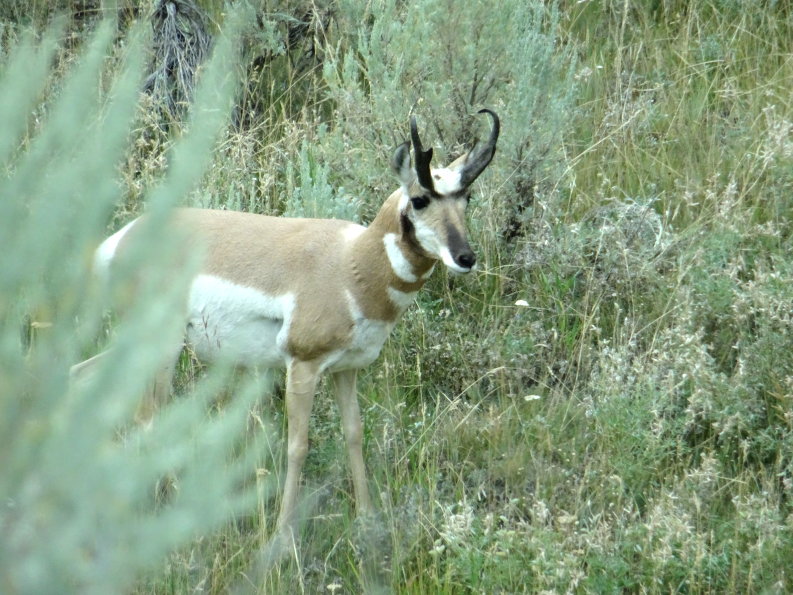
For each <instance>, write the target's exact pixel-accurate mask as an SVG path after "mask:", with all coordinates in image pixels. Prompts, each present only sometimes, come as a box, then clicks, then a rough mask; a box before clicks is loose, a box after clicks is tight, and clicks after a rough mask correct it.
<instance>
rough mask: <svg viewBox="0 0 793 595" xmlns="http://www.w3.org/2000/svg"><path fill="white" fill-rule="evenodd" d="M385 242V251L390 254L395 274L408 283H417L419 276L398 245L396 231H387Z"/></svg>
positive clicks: (384, 237)
mask: <svg viewBox="0 0 793 595" xmlns="http://www.w3.org/2000/svg"><path fill="white" fill-rule="evenodd" d="M383 244H385V253H386V255H388V262H390V263H391V269H392V270H393V271H394V274H395V275H396V276H397V277H399V278H400V279H402V280H403V281H405V282H406V283H415V282H416V281H418V277H416V274H415V273H414V272H413V265H412V264H410V261H409V260H408V259H407V258H405V255H404V254H403V253H402V250H400V249H399V246H397V236H396V234H395V233H387V234H385V235H384V236H383Z"/></svg>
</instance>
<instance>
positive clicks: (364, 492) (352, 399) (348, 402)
mask: <svg viewBox="0 0 793 595" xmlns="http://www.w3.org/2000/svg"><path fill="white" fill-rule="evenodd" d="M356 373H357V370H344V371H342V372H336V373H335V374H334V375H333V381H334V384H335V385H336V403H337V404H338V406H339V412H340V414H341V424H342V428H343V430H344V438H345V440H346V442H347V457H348V458H349V461H350V472H351V474H352V486H353V490H354V491H355V502H356V504H357V508H358V514H359V515H362V514H365V513H367V512H369V511H370V510H371V508H372V503H371V500H370V499H369V487H368V485H367V481H366V468H365V467H364V463H363V452H362V446H363V424H362V423H361V412H360V409H359V407H358V395H357V394H356V391H355V380H356Z"/></svg>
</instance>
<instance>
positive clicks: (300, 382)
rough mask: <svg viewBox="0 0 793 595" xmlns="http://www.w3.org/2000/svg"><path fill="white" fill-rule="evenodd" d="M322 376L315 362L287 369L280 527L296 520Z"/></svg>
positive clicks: (286, 527)
mask: <svg viewBox="0 0 793 595" xmlns="http://www.w3.org/2000/svg"><path fill="white" fill-rule="evenodd" d="M318 379H319V365H318V364H317V363H316V362H303V361H297V360H294V361H292V362H291V363H290V365H289V367H288V369H287V373H286V416H287V425H288V430H287V431H288V435H289V436H288V439H287V451H286V452H287V454H286V457H287V458H286V461H287V464H286V465H287V466H286V481H285V482H284V493H283V498H282V499H281V513H280V514H279V516H278V527H277V528H278V530H279V532H281V533H283V532H285V531H288V530H291V529H292V528H293V523H294V520H295V519H294V514H295V508H296V506H297V495H298V491H299V488H300V474H301V471H302V469H303V462H304V461H305V460H306V455H307V454H308V422H309V418H310V417H311V408H312V406H313V405H314V393H315V391H316V389H317V381H318Z"/></svg>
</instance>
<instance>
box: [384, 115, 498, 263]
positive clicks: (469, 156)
mask: <svg viewBox="0 0 793 595" xmlns="http://www.w3.org/2000/svg"><path fill="white" fill-rule="evenodd" d="M479 113H486V114H488V115H489V116H490V117H491V118H492V119H493V127H492V129H491V131H490V138H488V140H487V142H486V143H485V144H484V145H482V146H481V147H475V148H474V149H472V150H471V151H469V152H468V153H466V154H465V155H463V156H461V157H459V158H458V159H456V160H455V161H454V162H452V163H451V164H449V165H448V166H447V167H442V168H439V169H432V168H430V160H431V159H432V149H431V148H430V149H427V150H426V151H425V150H424V148H423V147H422V145H421V139H420V138H419V133H418V128H417V127H416V118H415V117H412V118H411V119H410V135H411V138H412V141H413V152H414V154H415V159H416V167H415V169H414V168H413V167H411V163H410V143H404V144H403V145H402V146H400V147H399V148H398V149H397V150H396V153H394V158H393V162H392V166H393V169H394V171H395V172H396V174H397V175H398V176H399V179H400V182H401V183H402V196H401V198H400V201H399V214H400V219H401V222H402V231H403V233H404V234H406V235H407V236H408V237H409V238H410V239H411V240H412V241H413V243H414V244H415V245H416V246H417V247H418V248H419V249H420V251H421V252H423V253H424V254H425V255H426V256H429V257H430V258H433V259H436V260H441V261H443V264H445V265H446V266H447V267H448V268H449V269H450V270H452V271H454V272H457V273H468V272H470V271H471V270H473V268H474V266H475V265H476V255H475V254H474V252H473V250H471V246H470V245H469V243H468V232H467V230H466V227H465V207H466V206H467V205H468V201H469V199H470V195H471V193H470V187H471V185H472V184H473V183H474V180H476V178H477V177H478V176H479V174H481V173H482V172H483V171H484V169H485V168H486V167H487V165H488V164H489V163H490V160H491V159H492V158H493V154H494V153H495V151H496V141H497V140H498V133H499V128H500V124H499V120H498V116H497V115H496V114H495V113H494V112H492V111H490V110H489V109H483V110H480V112H479Z"/></svg>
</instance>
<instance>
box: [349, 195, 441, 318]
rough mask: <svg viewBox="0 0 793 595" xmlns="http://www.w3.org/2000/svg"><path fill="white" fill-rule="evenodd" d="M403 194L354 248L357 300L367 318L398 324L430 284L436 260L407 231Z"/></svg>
mask: <svg viewBox="0 0 793 595" xmlns="http://www.w3.org/2000/svg"><path fill="white" fill-rule="evenodd" d="M399 195H400V193H399V192H395V193H394V194H393V195H391V197H389V198H388V200H386V202H385V204H383V206H382V208H381V209H380V212H379V213H378V214H377V216H376V217H375V219H374V221H372V223H371V224H370V225H369V227H367V228H366V230H365V231H364V232H362V233H361V234H360V235H359V236H358V237H357V238H355V239H354V240H353V242H352V244H351V246H350V249H351V253H350V260H351V261H352V270H353V277H354V281H355V291H354V294H355V298H356V301H358V302H360V306H361V308H362V310H363V313H364V315H365V316H366V317H367V318H373V319H378V320H388V321H395V320H396V319H397V318H398V317H399V316H400V315H401V314H402V312H403V311H404V310H405V308H407V306H408V305H409V304H410V303H412V301H413V299H414V298H415V294H416V292H417V291H419V289H421V288H422V286H423V285H424V283H426V281H427V279H428V278H429V276H430V274H431V273H432V270H433V268H434V266H435V262H436V261H435V260H434V259H432V258H429V257H428V256H426V255H425V254H424V252H423V251H422V250H421V248H420V247H419V246H418V244H417V243H416V241H415V239H413V238H411V237H410V232H409V230H406V229H404V225H405V223H404V222H403V221H402V218H401V216H400V212H399Z"/></svg>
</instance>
